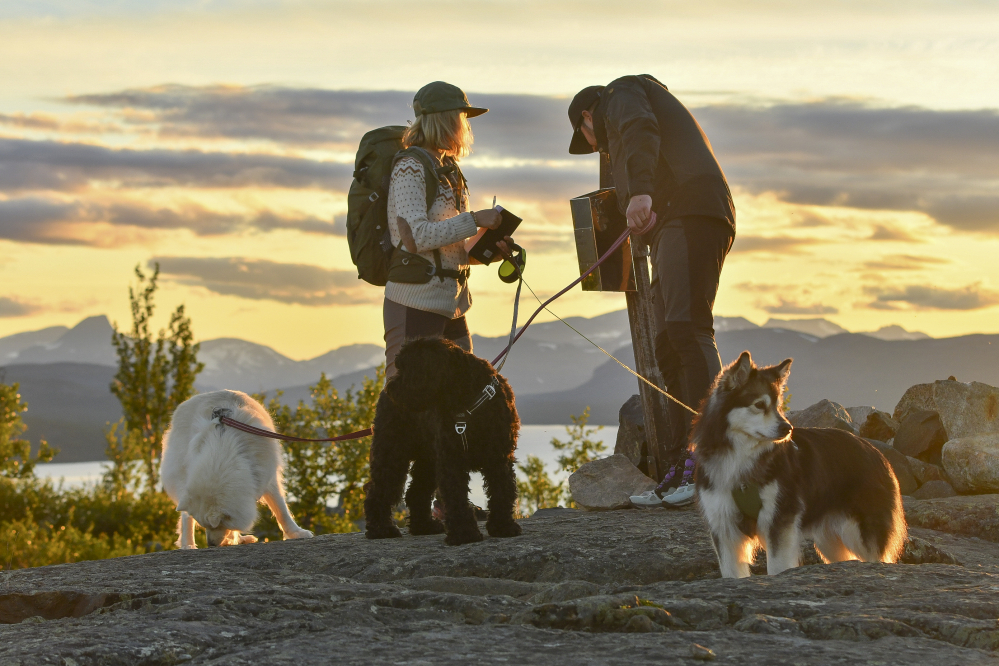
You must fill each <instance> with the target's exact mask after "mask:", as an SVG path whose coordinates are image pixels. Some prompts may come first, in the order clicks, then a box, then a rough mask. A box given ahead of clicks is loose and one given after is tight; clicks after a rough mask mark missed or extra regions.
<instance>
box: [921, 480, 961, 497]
mask: <svg viewBox="0 0 999 666" xmlns="http://www.w3.org/2000/svg"><path fill="white" fill-rule="evenodd" d="M955 495H957V491H956V490H954V487H953V486H951V485H950V484H949V483H947V482H946V481H941V480H938V481H927V482H926V483H924V484H923V485H921V486H919V488H918V489H917V490H916V492H914V493H912V496H913V497H915V498H916V499H921V500H928V499H939V498H941V497H954V496H955Z"/></svg>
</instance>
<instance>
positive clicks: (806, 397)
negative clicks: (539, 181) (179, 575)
mask: <svg viewBox="0 0 999 666" xmlns="http://www.w3.org/2000/svg"><path fill="white" fill-rule="evenodd" d="M566 321H567V322H568V323H570V324H572V325H573V326H574V327H576V328H578V329H580V330H581V331H582V332H584V333H585V334H586V335H587V336H588V337H590V338H591V339H592V340H593V341H594V342H596V343H597V344H599V345H601V346H602V347H603V348H604V349H606V350H608V351H609V352H611V353H613V354H614V355H615V356H617V357H618V358H619V359H620V360H621V361H622V362H624V363H627V364H628V365H632V366H633V363H634V354H633V352H632V348H631V333H630V329H629V327H628V317H627V312H626V311H624V310H620V311H616V312H611V313H607V314H604V315H600V316H598V317H593V318H584V317H571V318H568V319H567V320H566ZM111 331H112V329H111V325H110V323H109V322H108V320H107V318H106V317H103V316H98V317H90V318H87V319H85V320H83V321H82V322H80V323H79V324H77V325H76V326H74V327H73V328H66V327H51V328H46V329H42V330H39V331H30V332H25V333H18V334H15V335H11V336H7V337H5V338H0V365H2V366H4V367H3V368H2V369H0V379H2V380H3V381H6V382H12V381H16V382H19V383H20V384H21V394H22V395H23V396H24V398H25V400H26V401H27V402H28V404H29V407H30V408H29V411H28V412H27V414H26V415H25V422H26V423H27V424H28V426H29V432H28V434H27V436H28V437H29V438H30V439H31V440H32V441H37V440H38V439H41V438H45V439H47V440H48V441H49V442H50V443H51V444H53V445H54V446H56V447H59V448H61V449H62V451H63V452H62V453H61V454H60V456H59V458H57V460H59V461H62V462H73V461H83V460H95V459H100V458H101V457H103V450H104V446H105V439H104V436H103V431H104V430H105V428H106V424H107V423H108V422H114V421H116V420H117V419H118V418H119V417H120V415H121V410H120V408H119V406H118V403H117V401H116V400H115V398H114V397H113V396H112V395H111V394H110V392H109V390H108V386H109V384H110V382H111V380H112V378H113V376H114V374H115V366H116V358H115V354H114V349H113V347H112V346H111ZM716 331H717V339H718V346H719V350H720V352H721V356H722V360H723V361H724V362H728V361H731V360H732V359H734V358H735V357H736V356H738V354H739V352H741V351H742V350H743V349H748V350H750V351H751V352H752V353H753V356H754V358H755V359H756V360H757V362H759V363H776V362H779V361H781V360H783V359H784V358H786V357H793V358H794V359H795V363H794V366H793V369H792V372H791V380H790V382H789V388H790V391H791V393H792V398H791V400H792V405H793V407H794V408H799V409H800V408H803V407H806V406H808V405H810V404H812V403H814V402H816V401H818V400H820V399H822V398H828V399H830V400H834V401H836V402H840V403H842V404H845V405H847V406H853V405H874V406H876V407H879V408H880V409H886V410H889V411H890V410H891V409H892V408H893V407H894V405H895V403H896V402H897V401H898V399H899V398H900V397H901V395H902V393H903V392H904V391H905V389H907V388H908V387H909V386H911V385H912V384H915V383H920V382H927V381H933V380H935V379H943V378H946V377H948V376H951V375H953V376H956V377H957V378H958V379H960V380H962V381H971V380H976V381H983V382H986V383H990V384H993V385H995V384H999V335H968V336H961V337H957V338H948V339H934V338H930V337H929V336H927V335H926V334H924V333H918V332H912V331H906V330H905V329H903V328H901V327H898V326H889V327H885V328H882V329H880V330H878V331H874V332H869V333H850V332H849V331H846V330H845V329H843V328H842V327H840V326H838V325H836V324H835V323H833V322H830V321H828V320H825V319H797V320H780V319H771V320H770V321H768V322H767V323H766V324H764V325H763V326H758V325H756V324H754V323H753V322H751V321H749V320H747V319H744V318H742V317H716ZM473 343H474V346H475V352H476V354H478V355H479V356H482V357H484V358H488V359H491V358H493V357H494V356H495V355H496V354H498V353H499V352H500V350H502V349H503V347H504V346H505V345H506V336H503V337H495V338H490V337H483V336H477V335H476V336H473ZM198 358H199V359H200V360H201V361H202V362H203V363H204V364H205V370H204V371H203V372H202V373H201V375H199V377H198V381H197V383H196V387H197V388H198V390H199V391H208V390H213V389H217V388H232V389H239V390H243V391H248V392H268V393H271V394H273V392H274V391H275V390H276V389H282V390H283V391H284V396H283V400H284V401H285V402H286V403H290V404H293V405H294V404H297V402H298V400H300V399H302V400H308V398H309V388H308V387H309V385H310V384H313V383H315V381H316V380H317V379H318V378H319V375H320V373H321V372H325V373H326V375H327V376H328V377H330V378H333V383H334V385H335V386H337V387H338V388H339V389H341V390H342V389H345V388H348V387H350V386H351V385H357V384H359V383H360V381H361V380H362V379H363V377H364V376H365V375H371V374H372V372H373V368H374V367H375V366H377V365H378V364H380V363H381V362H382V360H383V349H382V347H381V346H379V345H374V344H355V345H348V346H345V347H340V348H338V349H334V350H332V351H330V352H327V353H326V354H323V355H321V356H318V357H316V358H313V359H308V360H301V361H296V360H293V359H290V358H288V357H286V356H284V355H282V354H280V353H278V352H276V351H274V350H273V349H271V348H270V347H267V346H265V345H260V344H256V343H253V342H248V341H246V340H240V339H238V338H219V339H215V340H206V341H203V342H202V343H201V350H200V353H199V356H198ZM503 374H504V375H505V376H506V377H507V378H508V379H509V381H510V382H511V384H512V385H513V387H514V390H515V391H516V392H517V396H518V399H517V405H518V410H519V412H520V415H521V418H522V419H523V421H524V422H525V423H544V424H551V423H566V422H568V417H569V415H570V414H579V413H581V412H582V411H583V409H584V408H585V407H586V406H590V408H591V422H592V423H597V424H616V423H617V412H618V409H619V408H620V405H621V404H622V403H623V402H624V401H625V400H626V399H627V398H628V396H630V395H631V394H633V393H636V392H637V380H635V378H634V377H632V376H631V375H629V374H628V373H626V372H625V371H624V370H622V369H621V368H620V367H618V366H617V365H616V364H615V363H614V362H613V361H611V360H610V359H608V358H607V357H606V356H604V355H603V354H602V353H601V352H600V351H599V350H597V349H596V348H595V347H594V346H593V345H591V344H590V343H589V342H587V341H586V340H583V339H582V338H580V337H579V336H578V335H576V333H574V332H573V331H572V330H570V329H569V328H568V327H566V326H564V325H563V324H562V323H561V322H558V321H554V322H547V323H542V324H535V325H533V326H532V327H531V328H530V329H528V330H527V332H526V333H525V334H524V335H523V337H522V338H521V339H520V341H519V342H518V343H517V345H516V347H515V348H514V351H513V353H512V354H511V356H510V360H509V361H508V363H507V364H506V366H505V367H504V369H503Z"/></svg>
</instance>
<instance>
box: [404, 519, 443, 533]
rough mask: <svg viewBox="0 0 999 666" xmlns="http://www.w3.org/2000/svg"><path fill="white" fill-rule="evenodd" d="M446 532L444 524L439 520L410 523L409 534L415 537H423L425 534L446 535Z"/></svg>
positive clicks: (412, 521) (411, 521)
mask: <svg viewBox="0 0 999 666" xmlns="http://www.w3.org/2000/svg"><path fill="white" fill-rule="evenodd" d="M446 531H447V530H446V529H445V527H444V523H442V522H441V521H439V520H435V519H430V520H416V521H414V520H410V521H409V533H410V534H412V535H413V536H422V535H425V534H444V532H446Z"/></svg>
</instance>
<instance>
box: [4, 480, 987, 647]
mask: <svg viewBox="0 0 999 666" xmlns="http://www.w3.org/2000/svg"><path fill="white" fill-rule="evenodd" d="M982 497H985V496H982ZM991 498H992V512H993V514H994V513H995V506H996V505H995V502H996V499H997V498H996V496H991ZM987 501H988V500H979V502H980V503H981V502H987ZM913 502H919V500H906V509H907V511H910V510H911V511H913V512H916V511H917V510H923V511H924V513H927V512H929V513H931V514H932V515H933V517H934V525H935V526H936V529H927V528H921V527H912V528H911V535H912V537H913V539H912V541H911V543H910V544H909V545H908V546H907V548H906V555H905V558H904V561H905V562H908V563H904V564H894V565H881V564H864V563H859V562H847V563H841V564H835V565H823V564H812V565H806V566H802V567H800V568H798V569H794V570H791V571H788V572H785V573H784V574H781V575H778V576H753V577H751V578H749V579H744V580H722V579H720V578H719V577H718V567H717V564H716V561H715V557H714V553H713V552H712V550H711V546H710V543H709V541H708V537H707V533H706V531H705V529H704V525H703V523H702V519H701V517H700V516H699V514H698V513H697V511H696V509H685V510H667V509H655V510H648V511H635V510H625V511H613V512H601V513H584V512H579V511H571V510H546V511H542V512H539V513H538V514H537V515H535V516H534V517H532V518H530V519H527V520H523V521H521V524H522V525H523V528H524V534H523V535H522V536H521V537H517V538H513V539H492V538H486V540H485V541H483V542H481V543H475V544H468V545H465V546H459V547H455V548H450V547H446V546H445V545H444V543H443V536H440V535H438V536H425V537H410V536H406V537H404V538H402V539H388V540H381V541H369V540H366V539H365V538H364V537H363V536H362V535H360V534H348V535H328V536H320V537H316V538H314V539H311V540H303V541H289V542H280V543H260V544H255V545H242V546H233V547H228V548H216V549H210V550H197V551H170V552H164V553H154V554H150V555H141V556H136V557H128V558H120V559H115V560H103V561H97V562H82V563H78V564H70V565H60V566H52V567H43V568H39V569H28V570H21V571H15V572H13V573H12V574H11V575H9V576H6V575H5V574H4V575H3V576H0V666H7V665H8V664H9V665H13V664H25V665H27V664H32V665H34V664H59V665H64V666H73V665H76V666H88V665H95V666H96V665H98V664H102V665H103V664H143V665H157V664H179V663H192V664H195V663H197V664H241V663H246V664H286V663H287V664H295V665H296V666H301V665H302V664H313V663H317V664H318V663H322V664H326V663H335V664H373V663H387V664H396V663H404V664H470V663H485V664H490V663H496V664H543V665H545V666H551V665H552V664H573V665H574V666H575V665H577V664H627V665H628V666H632V665H634V664H651V663H664V662H666V661H668V660H672V661H673V662H675V663H695V659H702V658H707V657H706V653H705V652H701V651H699V649H698V648H696V647H694V646H695V645H697V646H703V648H707V649H708V650H710V651H711V652H713V653H714V655H715V656H714V662H715V663H732V664H736V663H738V664H789V665H790V664H794V665H804V664H809V665H812V664H842V663H850V664H853V663H858V664H996V663H999V622H997V618H999V547H997V545H996V544H995V543H992V542H990V541H988V540H983V539H981V538H976V537H973V536H968V531H969V530H970V528H969V527H968V521H967V519H965V520H964V521H963V522H961V521H957V520H954V521H947V520H945V519H944V514H946V512H947V511H948V510H952V511H953V512H954V518H955V519H956V518H957V517H959V512H960V511H961V510H962V509H965V510H966V509H967V507H963V506H962V505H961V504H960V503H950V504H948V503H946V502H941V501H940V500H937V501H936V502H937V504H935V505H933V506H932V507H923V506H922V504H913ZM924 504H927V505H928V504H929V501H927V502H925V503H924ZM930 509H931V510H930ZM979 510H980V511H984V509H981V508H980V509H979ZM927 522H929V521H928V520H927ZM949 524H953V525H955V527H956V529H955V531H956V532H958V531H959V532H961V533H955V534H950V533H947V532H944V531H939V530H945V529H948V525H949ZM986 531H987V530H986ZM805 561H806V562H812V561H815V557H814V551H812V554H811V555H809V554H808V552H807V551H806V558H805ZM761 565H762V562H758V563H757V566H755V567H754V570H755V571H760V570H761ZM763 570H765V569H763ZM694 655H697V656H694Z"/></svg>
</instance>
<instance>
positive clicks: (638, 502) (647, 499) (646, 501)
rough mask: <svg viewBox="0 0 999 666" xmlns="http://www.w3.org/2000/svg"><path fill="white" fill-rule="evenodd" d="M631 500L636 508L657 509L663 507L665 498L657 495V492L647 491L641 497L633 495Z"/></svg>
mask: <svg viewBox="0 0 999 666" xmlns="http://www.w3.org/2000/svg"><path fill="white" fill-rule="evenodd" d="M629 499H631V503H632V504H634V505H635V506H644V507H655V506H662V505H663V498H662V497H660V496H659V495H657V494H656V491H655V490H646V491H645V492H644V493H642V494H641V495H632V496H631V497H630V498H629Z"/></svg>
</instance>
